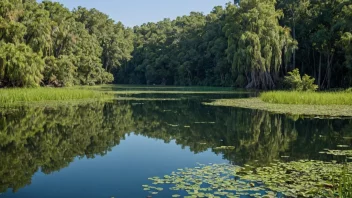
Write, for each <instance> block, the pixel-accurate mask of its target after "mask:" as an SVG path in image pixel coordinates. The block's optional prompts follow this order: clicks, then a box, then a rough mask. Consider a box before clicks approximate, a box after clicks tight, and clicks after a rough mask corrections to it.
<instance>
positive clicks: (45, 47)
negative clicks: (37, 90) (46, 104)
mask: <svg viewBox="0 0 352 198" xmlns="http://www.w3.org/2000/svg"><path fill="white" fill-rule="evenodd" d="M81 9H83V8H81ZM84 10H85V11H86V12H92V13H93V14H92V15H84V16H79V15H78V14H77V12H76V11H73V12H70V11H69V10H68V9H67V8H65V7H64V6H63V5H61V4H60V3H56V2H51V1H43V2H42V3H38V2H36V1H32V0H30V1H22V0H16V1H9V0H4V1H1V3H0V42H1V49H0V56H1V60H0V71H1V73H0V87H32V86H39V85H53V86H72V85H94V84H102V83H109V82H112V81H113V75H112V72H113V71H112V70H111V68H117V67H119V66H121V63H119V62H123V61H126V60H128V59H129V58H130V53H131V51H132V49H133V46H132V33H131V30H130V29H128V28H125V27H124V26H123V25H122V24H121V23H120V22H119V23H115V22H114V21H113V20H111V19H109V17H108V16H106V15H103V14H102V13H100V12H97V11H96V10H95V9H92V10H90V11H88V10H86V9H84ZM94 13H97V14H94ZM89 20H96V21H98V22H99V24H98V25H99V27H95V29H97V30H100V31H91V27H88V25H86V22H87V23H90V24H94V23H91V21H89ZM108 30H109V31H108ZM102 35H108V36H109V39H108V38H102ZM110 37H111V38H110ZM103 41H104V42H103ZM105 42H107V43H111V45H110V44H107V43H105ZM107 45H109V47H106V46H107ZM107 54H108V55H107ZM106 59H109V62H111V63H109V64H108V65H107V64H106ZM118 63H119V64H118Z"/></svg>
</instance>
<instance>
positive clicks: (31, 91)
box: [0, 88, 111, 106]
mask: <svg viewBox="0 0 352 198" xmlns="http://www.w3.org/2000/svg"><path fill="white" fill-rule="evenodd" d="M106 97H109V95H108V94H106V93H104V92H100V91H95V90H89V89H80V88H14V89H0V106H7V105H13V104H18V103H24V102H38V101H67V100H78V99H95V98H106ZM110 97H111V96H110Z"/></svg>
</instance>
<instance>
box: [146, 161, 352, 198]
mask: <svg viewBox="0 0 352 198" xmlns="http://www.w3.org/2000/svg"><path fill="white" fill-rule="evenodd" d="M351 171H352V163H347V164H345V165H343V164H337V163H335V162H322V161H313V160H312V161H308V160H306V161H304V160H300V161H296V162H288V163H282V162H278V163H272V164H271V166H270V167H257V168H255V167H252V166H249V165H247V166H245V167H239V166H234V165H228V164H209V165H204V164H199V166H198V167H195V168H185V169H178V170H177V171H175V172H172V173H171V174H170V175H165V176H164V177H162V178H161V177H152V178H149V180H151V181H152V182H153V185H154V186H160V185H161V186H163V187H164V188H165V189H167V187H168V188H169V190H171V191H176V192H177V194H174V195H173V196H172V197H179V196H181V195H180V194H182V195H184V194H185V196H184V197H240V196H251V197H278V196H281V195H284V196H287V197H297V196H298V197H337V196H338V195H340V193H341V192H340V191H341V185H342V184H341V182H342V181H343V179H345V180H346V178H347V177H349V176H350V172H351ZM343 172H345V174H343ZM348 181H350V180H348ZM343 184H344V187H346V186H347V187H350V186H348V185H350V183H348V182H344V183H343ZM143 188H144V190H145V191H149V192H151V191H155V189H157V188H158V187H150V186H148V185H143ZM159 190H160V189H159ZM159 192H161V191H159Z"/></svg>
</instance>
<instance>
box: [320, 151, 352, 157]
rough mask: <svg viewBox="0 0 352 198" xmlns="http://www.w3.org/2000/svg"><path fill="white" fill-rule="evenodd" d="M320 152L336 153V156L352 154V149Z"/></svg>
mask: <svg viewBox="0 0 352 198" xmlns="http://www.w3.org/2000/svg"><path fill="white" fill-rule="evenodd" d="M319 153H320V154H328V155H336V156H349V157H350V156H352V150H326V151H321V152H319Z"/></svg>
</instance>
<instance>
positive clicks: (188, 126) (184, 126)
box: [183, 126, 191, 128]
mask: <svg viewBox="0 0 352 198" xmlns="http://www.w3.org/2000/svg"><path fill="white" fill-rule="evenodd" d="M183 127H185V128H191V126H183Z"/></svg>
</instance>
